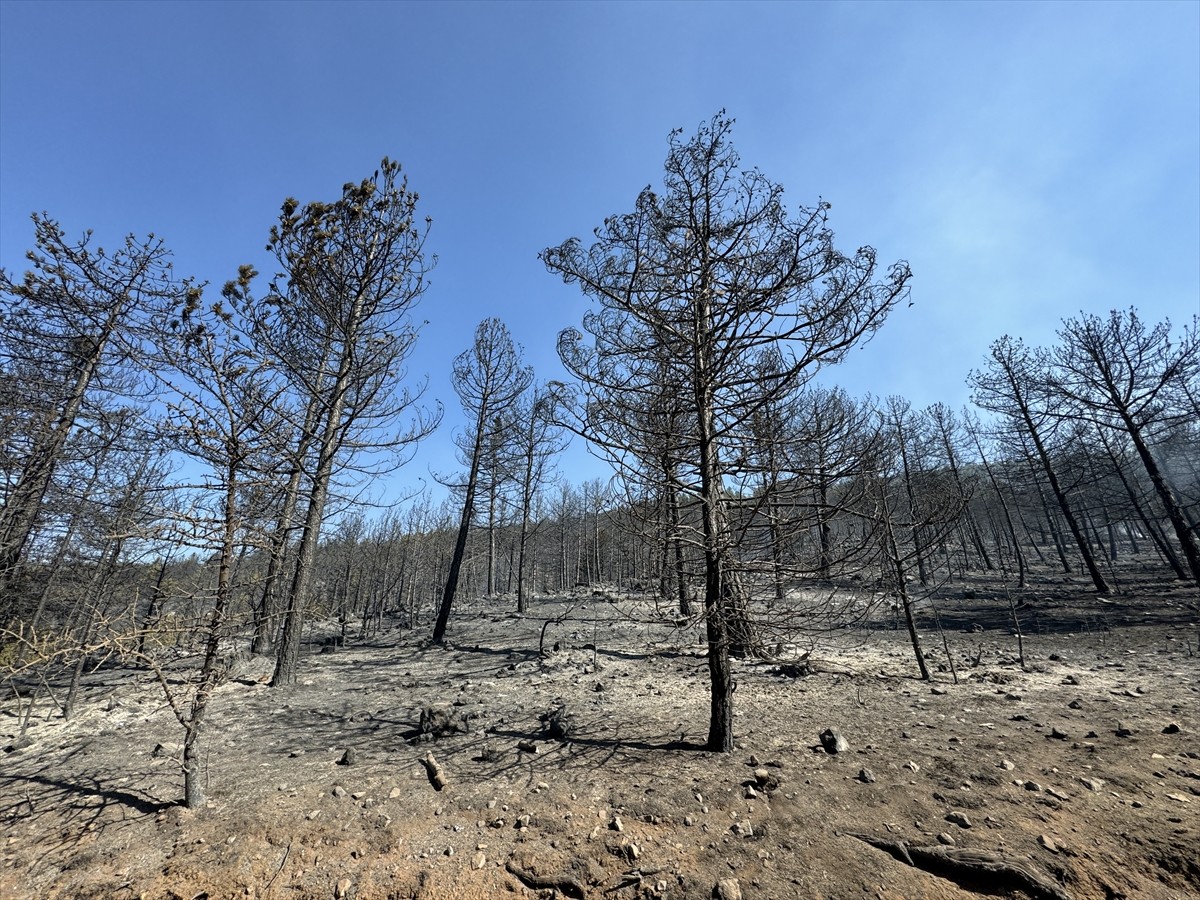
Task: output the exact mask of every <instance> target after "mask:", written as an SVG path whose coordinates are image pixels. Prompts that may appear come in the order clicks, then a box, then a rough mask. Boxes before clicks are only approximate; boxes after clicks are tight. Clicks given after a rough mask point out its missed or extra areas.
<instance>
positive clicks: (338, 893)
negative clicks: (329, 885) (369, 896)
mask: <svg viewBox="0 0 1200 900" xmlns="http://www.w3.org/2000/svg"><path fill="white" fill-rule="evenodd" d="M351 883H352V882H351V881H350V879H349V878H342V879H341V880H339V881H338V883H337V887H335V888H334V889H333V896H334V897H337V898H338V900H343V898H344V897H345V896H346V895H347V894H349V893H350V885H351Z"/></svg>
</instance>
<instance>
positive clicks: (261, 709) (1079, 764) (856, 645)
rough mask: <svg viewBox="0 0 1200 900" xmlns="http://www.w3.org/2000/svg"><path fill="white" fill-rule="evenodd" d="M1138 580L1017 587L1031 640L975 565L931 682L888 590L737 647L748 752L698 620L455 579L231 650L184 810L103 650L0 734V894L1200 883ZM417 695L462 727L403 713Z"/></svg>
mask: <svg viewBox="0 0 1200 900" xmlns="http://www.w3.org/2000/svg"><path fill="white" fill-rule="evenodd" d="M1122 587H1123V588H1124V590H1125V592H1124V593H1122V594H1119V595H1114V596H1112V597H1108V598H1104V599H1098V598H1096V597H1094V596H1091V595H1089V594H1088V593H1087V591H1086V584H1084V583H1083V582H1082V581H1081V580H1080V581H1071V580H1069V579H1067V580H1064V579H1062V578H1059V579H1057V581H1056V582H1055V587H1054V589H1053V591H1047V590H1046V589H1045V588H1044V587H1041V588H1036V587H1035V588H1034V589H1033V590H1031V591H1027V592H1023V593H1021V594H1020V595H1016V597H1015V599H1016V600H1017V601H1018V602H1019V604H1020V611H1019V615H1020V617H1021V621H1022V624H1023V628H1024V629H1025V631H1026V636H1025V657H1026V666H1025V668H1024V669H1023V668H1022V667H1021V665H1020V664H1019V661H1018V659H1017V644H1016V640H1015V638H1014V637H1013V635H1012V633H1011V620H1010V618H1009V612H1008V605H1007V601H1006V600H1005V599H1003V594H1002V593H997V592H996V591H995V590H994V589H992V588H989V585H988V584H987V582H986V581H982V580H981V581H980V582H979V584H978V585H975V586H973V587H971V589H970V590H963V589H962V586H961V585H956V586H955V587H954V588H953V590H952V592H950V593H948V594H947V595H946V597H945V598H943V599H942V600H940V601H939V609H940V612H941V620H942V624H943V626H944V627H945V629H946V632H945V636H946V640H947V641H948V643H949V646H950V650H951V653H952V654H953V661H954V664H955V669H956V670H957V675H958V678H959V682H958V683H957V684H956V683H954V681H953V677H952V673H951V672H950V671H949V666H948V665H947V660H946V657H945V654H944V651H943V650H942V643H941V637H940V636H939V635H938V634H937V633H936V632H935V631H934V630H933V627H932V621H931V620H930V619H928V618H927V617H923V618H922V637H923V640H924V647H925V650H926V653H927V656H928V657H929V662H930V666H931V668H932V669H933V673H934V680H933V681H932V682H924V681H921V680H920V679H919V678H918V677H917V669H916V665H915V660H914V658H913V652H912V649H911V647H910V645H909V644H908V637H907V634H906V632H905V631H904V630H903V629H902V628H901V629H899V630H895V629H893V627H892V624H893V623H892V622H891V621H890V618H887V619H886V620H883V621H877V622H876V623H875V624H874V625H873V627H871V628H854V629H845V630H842V631H838V632H835V633H833V634H829V635H824V636H821V637H820V638H819V639H817V640H816V644H815V649H813V650H812V652H811V655H810V656H809V657H808V658H807V666H798V667H796V668H793V669H787V670H785V671H781V669H780V666H779V661H778V660H775V661H767V660H753V661H750V660H746V661H739V662H737V663H736V678H737V690H736V693H735V695H734V696H735V708H736V711H737V718H736V733H737V750H736V752H734V753H732V754H711V753H707V752H705V751H703V750H702V749H701V748H702V745H703V742H704V738H705V732H706V728H707V721H708V683H707V668H706V662H705V658H704V655H703V647H702V645H701V644H700V643H699V637H700V633H701V632H700V627H699V626H690V627H687V626H685V627H679V626H678V624H677V623H675V622H674V621H673V620H672V617H671V616H670V615H661V616H660V615H657V614H656V613H655V611H654V608H653V605H651V604H647V603H644V602H641V601H638V600H636V599H634V598H630V597H621V598H615V599H614V598H612V597H607V596H592V595H591V594H588V595H586V596H581V597H573V598H556V599H540V600H536V601H534V603H533V609H532V611H531V613H530V614H529V615H527V616H524V617H518V616H517V615H516V614H515V613H513V612H511V607H512V605H513V603H512V600H511V598H500V599H495V600H487V601H472V602H463V603H460V604H459V606H458V607H457V609H456V612H455V618H454V619H453V620H452V625H451V632H450V637H451V643H450V645H448V646H447V647H446V648H444V649H443V648H438V647H431V646H429V645H428V642H427V635H428V629H425V628H423V629H421V630H420V631H419V632H414V631H405V630H401V629H399V628H392V629H391V630H388V631H386V632H385V633H384V634H383V635H380V636H377V637H375V638H373V639H370V640H367V641H362V642H360V641H353V640H352V641H351V642H350V643H349V645H348V646H346V647H343V648H340V649H337V650H335V651H334V652H326V653H313V654H312V655H310V656H308V657H307V658H305V659H304V660H303V662H302V669H301V674H300V679H299V682H298V684H297V685H296V686H295V687H293V688H288V689H272V688H270V687H268V686H267V685H266V684H265V683H262V682H263V681H265V678H266V676H267V675H269V673H270V671H271V665H270V662H269V661H266V660H254V661H242V662H239V663H237V664H236V665H235V666H234V668H233V669H232V671H231V672H230V675H229V677H228V678H227V679H226V681H225V682H224V684H223V685H222V686H221V687H220V689H219V690H218V692H217V695H216V697H215V699H214V701H213V703H212V706H211V709H210V714H209V716H210V717H209V720H208V721H209V725H208V729H207V731H206V736H205V738H204V742H203V746H204V750H203V755H204V762H205V766H204V777H205V783H206V787H207V792H208V795H209V797H210V798H211V799H210V801H209V808H208V809H205V810H199V811H189V810H186V809H183V808H181V807H180V806H178V805H176V803H177V801H178V800H179V798H180V797H181V796H182V776H181V773H180V770H179V764H178V759H177V755H178V747H179V742H180V740H181V732H180V729H179V726H178V724H177V723H176V722H175V720H174V718H173V717H172V715H171V713H170V711H169V710H168V709H167V708H166V706H165V704H164V702H163V697H162V692H161V688H160V687H159V686H158V685H157V683H156V682H155V681H154V680H153V678H152V677H151V675H150V674H149V673H147V672H144V671H136V670H130V669H126V670H120V669H116V670H113V669H102V670H101V671H99V672H97V673H95V674H93V675H91V676H89V677H88V679H87V682H86V684H87V688H88V692H87V695H86V696H87V699H86V700H85V701H84V702H83V703H82V704H81V709H80V712H79V713H78V714H77V715H76V716H75V717H74V718H73V719H72V720H71V721H69V722H64V721H63V720H62V719H61V717H59V716H58V715H57V714H49V713H48V712H46V713H44V714H43V715H40V716H38V717H37V720H36V722H35V724H34V726H33V727H32V728H31V729H30V730H29V733H28V734H29V736H30V737H31V738H32V739H33V740H32V742H31V743H29V744H28V745H27V746H25V747H22V748H20V749H13V750H10V751H9V752H6V753H4V754H3V756H2V757H0V827H2V829H3V831H2V835H3V837H2V839H0V843H2V851H0V896H2V897H4V898H12V900H23V898H106V900H107V898H112V900H122V898H139V897H140V898H181V900H203V898H208V900H217V898H241V900H245V898H254V900H262V898H278V900H285V898H339V897H345V898H361V900H368V898H429V900H432V898H455V900H468V898H484V897H508V896H517V897H522V896H524V897H533V896H539V897H558V896H566V897H586V898H614V900H628V898H664V900H665V898H695V900H701V898H709V897H712V896H724V897H727V898H728V897H733V896H738V895H740V896H741V897H743V898H747V900H751V898H788V897H801V898H809V897H813V898H859V897H868V898H880V900H882V898H920V897H930V898H947V900H948V898H965V897H977V896H979V895H981V894H982V895H987V896H1062V897H1070V898H1077V900H1083V898H1106V900H1107V898H1118V897H1127V898H1131V900H1132V898H1163V900H1168V898H1172V900H1174V898H1187V897H1200V815H1198V812H1200V738H1198V735H1200V677H1198V676H1200V664H1198V663H1200V657H1198V655H1197V654H1198V652H1200V644H1198V642H1200V627H1198V626H1200V605H1198V601H1197V595H1196V592H1195V589H1194V588H1188V587H1187V586H1186V585H1184V584H1181V583H1179V582H1166V581H1152V580H1151V581H1145V582H1139V581H1138V576H1137V575H1136V574H1131V575H1129V576H1128V577H1126V578H1125V579H1124V582H1123V584H1122ZM926 615H927V614H926ZM555 620H557V621H555ZM547 622H550V624H549V625H548V626H547V625H546V623H547ZM544 626H545V630H544V634H543V628H544ZM543 637H544V650H545V654H544V655H543V654H542V653H539V644H540V643H541V642H542V639H543ZM783 649H784V651H785V652H788V650H789V649H791V650H793V651H794V650H795V648H786V647H785V648H783ZM805 649H808V648H807V647H806V648H805ZM785 672H786V673H785ZM43 703H44V704H45V701H43ZM447 705H448V709H447V708H446V707H447ZM429 706H434V707H441V711H440V712H439V713H437V715H436V716H435V717H434V719H435V720H436V721H433V720H431V719H430V716H429V714H427V715H426V721H427V726H426V727H427V728H430V727H433V726H434V725H444V724H446V721H443V720H442V718H439V717H444V719H445V720H448V721H449V723H450V724H457V726H458V727H459V728H461V729H464V730H451V731H449V732H446V733H443V734H441V735H439V736H437V737H436V738H434V739H432V740H426V741H421V740H415V738H416V737H417V735H418V732H419V728H420V722H421V711H422V709H423V708H425V707H429ZM559 709H565V710H566V716H565V717H564V718H561V719H559V720H555V722H546V721H543V718H544V717H545V716H546V714H548V713H552V712H553V711H555V710H559ZM555 723H559V724H561V726H562V727H561V729H559V730H560V731H564V732H565V738H564V737H562V736H557V737H554V736H551V734H550V732H551V731H555V729H554V728H553V727H548V726H553V725H554V724H555ZM827 729H836V730H837V731H838V732H840V734H841V735H842V736H843V738H844V740H845V743H846V744H847V745H848V746H847V748H846V749H844V750H842V751H841V752H838V753H834V754H831V753H828V752H826V749H825V747H824V746H823V744H822V740H821V735H822V733H823V732H825V731H826V730H827ZM555 733H556V734H557V733H558V732H557V731H555ZM17 734H18V723H17V719H16V715H15V710H14V708H13V706H12V703H11V701H10V702H9V703H8V704H7V705H6V706H5V707H4V708H3V709H2V710H0V746H4V745H11V744H12V743H13V740H14V738H15V737H16V735H17ZM160 745H161V746H160ZM156 748H157V749H156ZM347 751H350V753H349V758H348V757H347ZM427 754H431V760H432V765H433V766H435V767H436V768H434V769H431V768H430V765H428V764H427V763H425V762H422V759H423V758H427ZM439 773H440V775H441V777H442V778H443V779H444V782H445V784H444V786H443V787H442V789H441V790H437V789H436V788H435V786H434V783H433V782H434V781H435V780H438V779H437V777H436V776H437V774H439ZM910 862H911V863H912V864H911V865H910V864H909V863H910ZM1021 873H1025V875H1027V876H1029V879H1030V880H1026V881H1022V880H1021V878H1022V875H1021Z"/></svg>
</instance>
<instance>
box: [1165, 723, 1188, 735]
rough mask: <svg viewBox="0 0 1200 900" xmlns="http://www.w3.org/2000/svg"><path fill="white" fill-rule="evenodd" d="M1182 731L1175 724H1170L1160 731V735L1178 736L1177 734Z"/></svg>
mask: <svg viewBox="0 0 1200 900" xmlns="http://www.w3.org/2000/svg"><path fill="white" fill-rule="evenodd" d="M1182 730H1183V729H1181V728H1180V727H1179V726H1178V725H1177V724H1176V723H1175V722H1172V723H1171V724H1169V725H1168V726H1167V727H1166V728H1164V729H1163V730H1162V733H1163V734H1179V732H1180V731H1182Z"/></svg>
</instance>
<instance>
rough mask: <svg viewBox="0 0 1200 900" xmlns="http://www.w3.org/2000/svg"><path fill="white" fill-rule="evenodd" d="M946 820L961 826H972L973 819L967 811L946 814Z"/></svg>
mask: <svg viewBox="0 0 1200 900" xmlns="http://www.w3.org/2000/svg"><path fill="white" fill-rule="evenodd" d="M946 821H947V822H949V823H950V824H951V825H957V826H958V827H959V828H970V827H971V820H970V819H968V818H967V816H966V814H965V813H960V812H952V813H948V814H947V815H946Z"/></svg>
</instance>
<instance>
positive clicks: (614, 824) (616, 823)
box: [608, 816, 625, 831]
mask: <svg viewBox="0 0 1200 900" xmlns="http://www.w3.org/2000/svg"><path fill="white" fill-rule="evenodd" d="M608 827H609V828H610V829H611V830H612V831H624V830H625V823H624V822H622V821H621V817H620V816H613V817H612V819H611V820H610V821H609V823H608Z"/></svg>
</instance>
